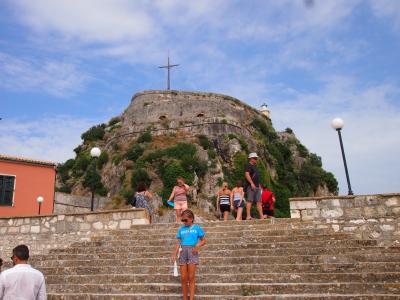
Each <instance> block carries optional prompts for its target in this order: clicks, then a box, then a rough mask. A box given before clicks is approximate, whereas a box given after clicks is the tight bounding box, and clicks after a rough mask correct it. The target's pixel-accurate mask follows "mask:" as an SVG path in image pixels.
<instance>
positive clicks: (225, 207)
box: [217, 182, 233, 221]
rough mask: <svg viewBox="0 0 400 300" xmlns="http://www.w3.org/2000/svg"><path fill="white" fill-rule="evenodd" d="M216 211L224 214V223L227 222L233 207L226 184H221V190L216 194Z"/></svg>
mask: <svg viewBox="0 0 400 300" xmlns="http://www.w3.org/2000/svg"><path fill="white" fill-rule="evenodd" d="M217 199H218V200H217V201H218V203H217V211H218V213H220V212H222V213H223V214H224V221H228V218H229V213H230V212H231V207H233V203H232V199H231V190H230V189H229V187H228V183H227V182H224V183H222V189H221V190H220V191H219V192H218V193H217Z"/></svg>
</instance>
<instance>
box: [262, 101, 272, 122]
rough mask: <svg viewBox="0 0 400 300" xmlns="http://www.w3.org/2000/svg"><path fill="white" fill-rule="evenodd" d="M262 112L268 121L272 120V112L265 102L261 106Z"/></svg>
mask: <svg viewBox="0 0 400 300" xmlns="http://www.w3.org/2000/svg"><path fill="white" fill-rule="evenodd" d="M260 112H261V113H262V114H263V115H264V116H266V117H267V118H268V119H270V111H269V109H268V105H267V104H266V103H265V102H264V103H263V105H261V109H260Z"/></svg>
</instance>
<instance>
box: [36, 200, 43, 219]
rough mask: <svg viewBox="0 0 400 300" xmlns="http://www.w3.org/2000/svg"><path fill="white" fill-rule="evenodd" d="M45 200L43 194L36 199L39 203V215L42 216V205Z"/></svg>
mask: <svg viewBox="0 0 400 300" xmlns="http://www.w3.org/2000/svg"><path fill="white" fill-rule="evenodd" d="M43 200H44V199H43V197H42V196H39V197H37V198H36V201H37V203H38V204H39V216H40V207H41V206H42V203H43Z"/></svg>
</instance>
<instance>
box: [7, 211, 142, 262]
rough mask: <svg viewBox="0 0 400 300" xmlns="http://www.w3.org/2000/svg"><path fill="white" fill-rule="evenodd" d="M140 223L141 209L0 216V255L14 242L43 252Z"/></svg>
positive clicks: (34, 251) (9, 250)
mask: <svg viewBox="0 0 400 300" xmlns="http://www.w3.org/2000/svg"><path fill="white" fill-rule="evenodd" d="M142 224H149V215H148V212H147V210H145V209H141V208H136V209H126V210H112V211H101V212H92V213H75V214H59V215H47V216H32V217H7V218H0V257H6V256H7V255H9V254H10V253H11V250H12V249H13V248H14V247H15V246H16V245H18V244H26V245H28V246H29V247H30V249H31V252H32V253H45V252H46V251H47V250H48V249H52V248H63V247H68V246H69V245H70V244H72V243H74V242H80V241H90V240H91V239H92V237H93V236H94V235H95V234H98V233H104V232H106V231H108V230H114V229H122V230H124V229H131V228H132V226H135V225H142ZM4 253H6V255H4Z"/></svg>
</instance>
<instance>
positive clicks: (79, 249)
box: [51, 239, 377, 254]
mask: <svg viewBox="0 0 400 300" xmlns="http://www.w3.org/2000/svg"><path fill="white" fill-rule="evenodd" d="M90 245H93V246H89V244H87V243H84V242H83V243H82V242H81V243H77V244H75V246H71V247H69V248H65V249H53V250H52V251H51V253H81V254H86V253H102V252H104V249H107V252H114V253H126V252H138V253H141V252H154V251H157V249H158V250H160V249H171V251H172V250H173V249H174V245H175V243H172V244H170V245H169V247H168V248H166V247H163V248H161V247H160V245H155V246H154V245H132V246H121V245H115V246H112V247H111V246H109V247H103V244H102V243H101V242H97V243H94V244H93V243H90ZM376 245H377V241H376V240H349V239H343V240H328V241H297V242H279V243H278V242H274V243H272V242H268V241H267V242H265V243H263V242H255V243H252V242H243V241H240V242H238V241H234V242H233V243H224V244H222V243H220V244H211V243H209V242H207V244H206V245H205V246H204V248H203V251H208V250H210V251H213V250H234V249H284V248H299V249H307V248H316V247H326V248H334V247H365V246H376Z"/></svg>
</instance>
